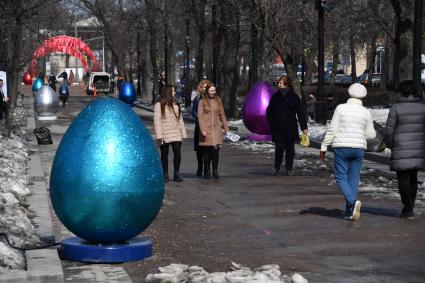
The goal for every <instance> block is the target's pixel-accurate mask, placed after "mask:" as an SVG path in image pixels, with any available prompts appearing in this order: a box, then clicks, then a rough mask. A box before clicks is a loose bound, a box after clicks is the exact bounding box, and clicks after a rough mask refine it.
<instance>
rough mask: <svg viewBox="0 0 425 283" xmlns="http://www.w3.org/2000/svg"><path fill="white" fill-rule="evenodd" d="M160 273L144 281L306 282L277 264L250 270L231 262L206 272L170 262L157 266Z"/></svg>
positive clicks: (195, 267) (210, 282)
mask: <svg viewBox="0 0 425 283" xmlns="http://www.w3.org/2000/svg"><path fill="white" fill-rule="evenodd" d="M158 269H159V271H160V273H156V274H148V276H146V279H145V282H148V283H149V282H150V283H153V282H158V283H162V282H164V283H165V282H176V283H177V282H190V283H254V282H258V283H260V282H261V283H278V282H284V283H290V282H294V283H308V281H307V280H306V279H305V278H304V277H302V276H301V275H300V274H298V273H295V274H294V275H292V277H291V278H290V277H288V276H287V275H282V274H281V272H280V267H279V265H277V264H268V265H263V266H261V267H259V268H256V269H254V270H251V269H250V268H248V267H245V266H242V265H240V264H237V263H234V262H232V267H231V271H229V272H214V273H208V272H207V271H206V270H205V269H203V268H202V267H199V266H189V265H186V264H175V263H172V264H170V265H168V266H165V267H159V268H158Z"/></svg>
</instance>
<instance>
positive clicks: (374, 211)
mask: <svg viewBox="0 0 425 283" xmlns="http://www.w3.org/2000/svg"><path fill="white" fill-rule="evenodd" d="M361 212H362V213H366V214H370V215H378V216H379V215H380V216H387V217H396V218H398V217H399V214H400V211H398V210H397V209H394V208H378V207H367V206H362V209H361Z"/></svg>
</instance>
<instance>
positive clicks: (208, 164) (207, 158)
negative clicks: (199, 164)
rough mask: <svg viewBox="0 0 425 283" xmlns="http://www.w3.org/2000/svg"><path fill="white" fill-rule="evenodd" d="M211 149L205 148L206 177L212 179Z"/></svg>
mask: <svg viewBox="0 0 425 283" xmlns="http://www.w3.org/2000/svg"><path fill="white" fill-rule="evenodd" d="M210 168H211V150H210V149H206V150H204V178H205V179H211V169H210Z"/></svg>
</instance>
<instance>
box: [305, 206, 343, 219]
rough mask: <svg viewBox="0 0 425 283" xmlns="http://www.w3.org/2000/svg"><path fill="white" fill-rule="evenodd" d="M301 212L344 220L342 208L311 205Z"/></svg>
mask: <svg viewBox="0 0 425 283" xmlns="http://www.w3.org/2000/svg"><path fill="white" fill-rule="evenodd" d="M300 214H316V215H320V216H326V217H332V218H337V219H341V220H344V215H343V211H342V210H341V209H336V208H333V209H327V208H324V207H309V208H308V209H304V210H301V211H300Z"/></svg>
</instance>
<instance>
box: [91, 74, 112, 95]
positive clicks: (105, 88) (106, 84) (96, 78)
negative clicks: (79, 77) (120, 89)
mask: <svg viewBox="0 0 425 283" xmlns="http://www.w3.org/2000/svg"><path fill="white" fill-rule="evenodd" d="M111 78H112V76H111V74H109V73H106V72H93V73H91V74H90V77H89V81H88V83H87V95H93V94H94V89H95V88H96V94H100V93H102V94H109V93H112V92H113V91H114V90H113V87H112V84H111Z"/></svg>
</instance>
